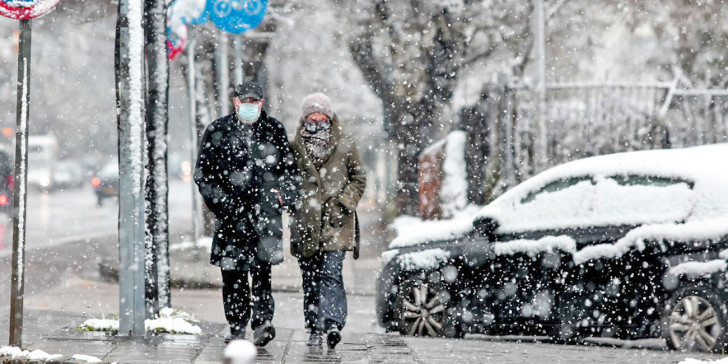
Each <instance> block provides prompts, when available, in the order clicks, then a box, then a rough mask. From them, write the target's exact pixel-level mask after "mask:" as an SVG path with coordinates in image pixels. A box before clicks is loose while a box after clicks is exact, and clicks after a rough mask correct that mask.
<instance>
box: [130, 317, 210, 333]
mask: <svg viewBox="0 0 728 364" xmlns="http://www.w3.org/2000/svg"><path fill="white" fill-rule="evenodd" d="M144 326H145V327H146V330H147V331H154V332H159V333H170V334H190V335H202V329H200V327H199V326H197V325H193V324H191V323H189V322H187V321H185V320H184V319H182V318H179V317H175V318H172V317H160V318H158V319H154V320H144Z"/></svg>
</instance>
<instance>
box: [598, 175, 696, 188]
mask: <svg viewBox="0 0 728 364" xmlns="http://www.w3.org/2000/svg"><path fill="white" fill-rule="evenodd" d="M609 178H611V179H613V180H614V181H616V182H617V184H619V185H620V186H652V187H669V186H673V185H677V184H680V183H684V184H686V185H688V187H690V189H692V188H693V185H694V183H693V182H690V181H685V180H682V179H679V178H672V177H657V176H639V175H617V176H611V177H609Z"/></svg>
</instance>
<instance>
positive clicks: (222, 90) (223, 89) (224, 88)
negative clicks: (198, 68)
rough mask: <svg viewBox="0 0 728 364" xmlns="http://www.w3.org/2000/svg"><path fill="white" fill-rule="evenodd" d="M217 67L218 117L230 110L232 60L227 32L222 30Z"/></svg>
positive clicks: (219, 39)
mask: <svg viewBox="0 0 728 364" xmlns="http://www.w3.org/2000/svg"><path fill="white" fill-rule="evenodd" d="M217 47H218V49H217V62H216V63H217V67H218V69H217V70H218V72H217V74H218V77H219V78H218V80H217V87H218V93H217V94H218V95H219V96H220V104H219V105H220V110H218V112H219V114H218V117H222V116H225V115H227V114H228V113H229V112H230V110H229V109H230V96H229V94H228V85H229V84H230V71H229V70H230V61H229V59H228V40H227V33H225V32H223V31H220V35H219V38H218V44H217Z"/></svg>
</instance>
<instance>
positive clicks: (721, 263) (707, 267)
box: [667, 259, 728, 279]
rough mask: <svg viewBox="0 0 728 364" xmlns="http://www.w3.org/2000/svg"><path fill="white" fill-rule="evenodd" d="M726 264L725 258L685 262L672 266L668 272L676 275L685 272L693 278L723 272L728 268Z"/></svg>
mask: <svg viewBox="0 0 728 364" xmlns="http://www.w3.org/2000/svg"><path fill="white" fill-rule="evenodd" d="M726 266H728V263H726V261H725V260H723V259H716V260H711V261H707V262H685V263H680V264H678V265H676V266H674V267H672V268H670V270H668V271H667V273H668V274H670V275H673V276H676V277H677V276H681V275H683V274H684V275H687V276H688V278H691V279H692V278H698V277H703V276H708V275H711V274H713V273H718V272H723V271H725V270H726Z"/></svg>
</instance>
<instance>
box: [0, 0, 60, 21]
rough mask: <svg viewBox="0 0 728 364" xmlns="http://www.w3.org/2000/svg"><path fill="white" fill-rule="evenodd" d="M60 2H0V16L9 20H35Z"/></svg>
mask: <svg viewBox="0 0 728 364" xmlns="http://www.w3.org/2000/svg"><path fill="white" fill-rule="evenodd" d="M59 2H61V0H0V15H2V16H4V17H6V18H10V19H31V18H37V17H39V16H41V15H43V14H46V13H47V12H49V11H51V10H53V8H54V7H56V5H58V3H59Z"/></svg>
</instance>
